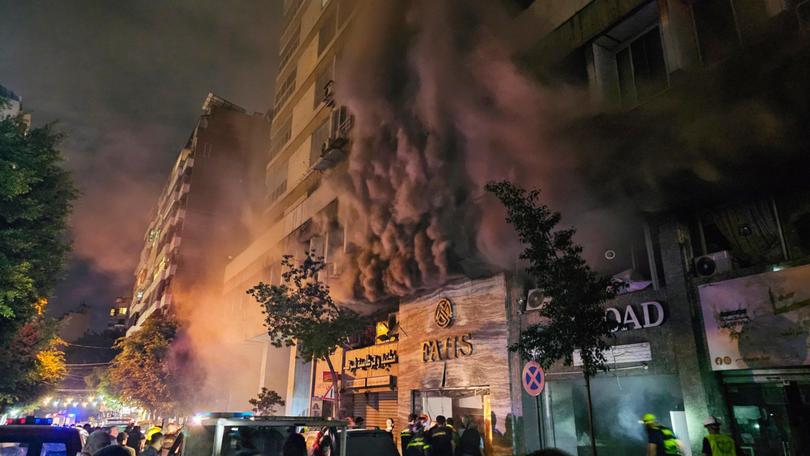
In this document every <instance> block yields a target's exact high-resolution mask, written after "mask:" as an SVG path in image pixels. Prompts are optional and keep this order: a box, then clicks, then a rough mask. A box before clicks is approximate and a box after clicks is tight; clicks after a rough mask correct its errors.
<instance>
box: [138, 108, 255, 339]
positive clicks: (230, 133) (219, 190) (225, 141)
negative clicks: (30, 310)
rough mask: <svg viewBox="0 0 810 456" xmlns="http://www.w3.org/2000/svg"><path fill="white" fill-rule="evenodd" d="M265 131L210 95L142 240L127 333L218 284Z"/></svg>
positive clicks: (242, 230) (235, 242) (237, 238)
mask: <svg viewBox="0 0 810 456" xmlns="http://www.w3.org/2000/svg"><path fill="white" fill-rule="evenodd" d="M268 127H269V125H268V123H267V120H266V119H265V118H264V116H263V115H261V114H249V113H247V112H246V111H245V110H244V109H243V108H241V107H239V106H237V105H235V104H233V103H230V102H228V101H226V100H224V99H222V98H220V97H217V96H216V95H214V94H209V95H208V97H207V98H206V99H205V102H204V103H203V106H202V114H201V115H200V117H199V119H198V121H197V125H196V126H195V128H194V129H193V131H192V133H191V135H190V136H189V138H188V141H187V142H186V144H185V145H184V147H183V148H182V149H181V150H180V153H179V154H178V156H177V160H176V161H175V164H174V166H173V168H172V171H171V174H170V176H169V179H168V182H167V183H166V186H165V187H164V190H163V192H162V194H161V196H160V198H159V199H158V203H157V204H156V205H155V209H154V212H153V218H152V221H151V223H150V224H149V227H148V229H147V230H146V233H145V235H144V248H143V250H142V251H141V256H140V261H139V263H138V266H137V268H136V271H135V285H134V286H133V290H132V298H131V302H130V304H129V310H128V319H129V329H128V330H127V333H128V334H131V333H132V332H134V331H138V329H139V328H140V327H141V325H142V324H143V322H144V321H145V320H146V319H147V318H149V316H150V315H152V314H154V313H156V312H166V311H168V310H170V309H175V308H176V307H177V306H188V307H194V306H195V305H197V303H198V302H200V301H202V300H203V299H204V296H203V295H202V291H201V288H206V287H207V286H208V284H210V283H217V282H219V281H217V280H213V279H212V278H213V277H217V278H218V277H221V274H222V269H223V268H224V266H225V263H226V262H227V255H228V254H229V252H233V251H235V250H236V249H237V248H238V246H240V245H241V243H242V242H243V240H244V239H245V238H246V237H248V230H247V228H246V227H245V224H244V222H243V220H242V211H243V209H244V207H245V204H246V201H247V199H248V196H249V187H248V185H247V184H246V182H247V181H248V176H249V175H250V165H251V163H252V162H251V160H252V159H253V157H254V156H256V155H258V154H259V153H260V152H259V151H261V150H263V146H262V142H263V141H265V138H266V137H267V134H268V133H267V130H268ZM219 283H221V282H219ZM206 292H207V288H206ZM218 292H219V289H218V287H217V291H215V292H214V293H218ZM181 301H182V302H181Z"/></svg>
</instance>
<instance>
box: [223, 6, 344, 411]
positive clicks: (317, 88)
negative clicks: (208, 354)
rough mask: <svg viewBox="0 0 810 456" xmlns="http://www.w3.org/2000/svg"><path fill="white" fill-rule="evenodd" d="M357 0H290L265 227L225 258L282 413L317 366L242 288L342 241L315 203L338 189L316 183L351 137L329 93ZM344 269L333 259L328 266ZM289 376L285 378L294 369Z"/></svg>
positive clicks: (299, 400) (238, 309) (332, 200)
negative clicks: (273, 333) (280, 336)
mask: <svg viewBox="0 0 810 456" xmlns="http://www.w3.org/2000/svg"><path fill="white" fill-rule="evenodd" d="M355 3H356V2H355V1H350V0H331V1H327V0H285V1H284V17H285V21H284V24H285V25H284V27H283V32H282V36H281V45H280V56H281V59H280V69H279V73H278V77H277V79H276V100H275V106H274V109H273V112H274V116H273V127H272V130H271V134H270V147H269V154H268V163H267V175H266V185H267V200H266V210H265V213H264V219H265V222H266V224H267V228H266V229H265V231H264V233H263V234H262V235H260V236H259V237H258V238H257V239H256V240H255V241H254V242H253V244H252V245H250V246H249V247H248V248H247V249H245V250H244V251H243V252H242V253H240V254H239V255H237V256H236V257H235V258H234V259H233V261H231V262H230V263H229V264H228V266H227V267H226V268H225V287H224V296H225V299H226V302H227V303H229V304H230V306H231V307H232V308H233V309H234V312H233V314H234V315H242V316H243V318H244V322H243V325H242V327H243V328H244V336H245V340H246V341H248V342H246V343H248V345H249V347H252V349H253V350H255V351H256V359H257V361H256V363H255V366H254V367H255V372H253V374H255V379H256V381H255V390H259V389H260V388H261V387H267V388H270V389H272V390H275V391H277V392H278V393H279V394H281V395H282V397H285V398H286V402H287V405H286V413H287V414H290V415H306V414H308V413H309V404H310V398H311V397H312V395H313V393H312V380H311V379H312V375H313V374H312V373H313V366H312V365H311V364H309V363H305V362H303V361H302V360H300V359H297V358H296V357H295V356H294V353H293V355H292V356H291V355H290V349H288V348H275V347H272V346H270V343H269V341H268V340H267V336H266V332H265V330H264V329H263V327H262V325H261V323H262V321H261V319H256V318H255V315H256V313H257V311H258V303H256V301H255V300H254V299H253V298H252V297H250V296H248V295H246V293H245V290H247V289H248V288H250V287H252V286H254V285H256V284H257V283H259V282H260V281H264V282H272V281H278V280H279V278H280V266H281V265H280V260H281V257H280V255H283V254H299V255H300V254H303V252H305V251H307V250H310V249H314V250H316V251H317V252H319V253H320V254H322V255H323V256H324V257H325V258H326V261H327V262H329V261H331V258H332V257H333V255H332V251H333V250H334V249H341V248H342V246H343V241H342V233H341V231H340V230H334V231H331V232H329V230H323V229H321V227H318V228H317V229H315V228H314V227H312V223H308V222H310V221H311V220H312V219H313V217H315V216H316V215H317V214H319V213H324V212H328V211H334V210H335V205H336V204H337V202H336V195H335V193H334V192H333V191H332V190H330V189H329V188H327V187H326V186H320V183H321V179H322V173H321V171H323V170H324V169H325V168H326V167H329V166H334V165H335V164H337V163H338V162H339V160H340V157H341V156H342V154H343V152H342V151H341V148H343V147H347V146H346V144H345V140H344V138H345V137H346V133H347V131H348V128H349V127H350V125H351V120H350V119H349V118H348V116H347V115H346V110H345V109H340V108H339V107H337V106H335V105H334V103H333V102H331V100H330V87H331V85H332V84H333V83H334V82H333V79H334V72H335V64H336V59H337V50H338V49H339V48H340V46H341V43H343V42H344V40H345V37H346V35H347V33H346V31H347V28H348V24H349V22H350V20H351V18H352V14H353V12H354V6H355ZM337 270H338V267H337V265H335V264H332V265H331V271H332V273H336V272H337ZM288 376H289V378H288ZM252 395H255V391H240V392H235V393H234V397H237V396H238V397H240V398H243V399H245V400H241V399H240V400H238V401H231V402H232V404H234V405H233V407H234V408H236V409H239V408H240V407H241V408H244V404H246V399H247V398H249V397H251V396H252Z"/></svg>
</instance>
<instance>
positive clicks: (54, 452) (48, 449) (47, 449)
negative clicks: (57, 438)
mask: <svg viewBox="0 0 810 456" xmlns="http://www.w3.org/2000/svg"><path fill="white" fill-rule="evenodd" d="M39 455H40V456H67V446H66V445H65V444H64V443H50V442H46V443H43V444H42V451H41V452H40V453H39Z"/></svg>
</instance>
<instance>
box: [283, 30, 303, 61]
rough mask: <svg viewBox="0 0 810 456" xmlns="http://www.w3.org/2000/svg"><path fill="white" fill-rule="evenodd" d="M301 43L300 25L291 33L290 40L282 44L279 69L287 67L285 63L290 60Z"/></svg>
mask: <svg viewBox="0 0 810 456" xmlns="http://www.w3.org/2000/svg"><path fill="white" fill-rule="evenodd" d="M300 41H301V23H298V25H297V26H296V27H295V30H294V31H293V32H292V36H290V40H289V41H287V43H285V44H284V47H283V48H282V49H281V54H280V58H279V65H278V67H279V68H284V66H285V65H287V62H289V61H290V58H291V57H292V55H293V54H294V53H295V50H296V49H298V44H299V43H300Z"/></svg>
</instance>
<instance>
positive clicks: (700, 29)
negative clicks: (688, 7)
mask: <svg viewBox="0 0 810 456" xmlns="http://www.w3.org/2000/svg"><path fill="white" fill-rule="evenodd" d="M692 15H693V16H694V18H695V28H696V30H697V36H698V45H699V47H700V55H701V57H702V58H703V63H704V64H711V63H715V62H717V61H719V60H722V59H723V58H725V57H726V56H727V55H728V54H729V53H731V52H732V51H733V50H734V48H735V47H737V45H738V44H739V42H740V39H739V35H738V33H737V24H736V21H735V18H734V9H733V7H732V5H731V0H709V1H702V2H694V3H693V5H692Z"/></svg>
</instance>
